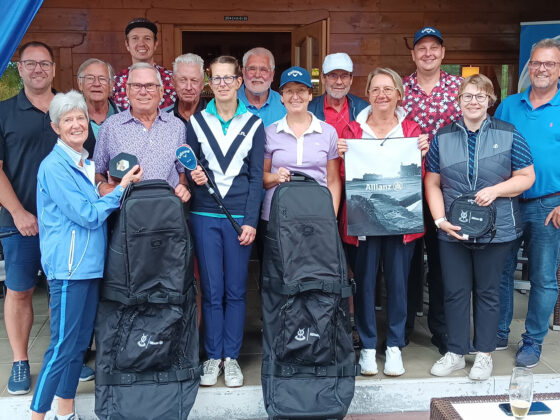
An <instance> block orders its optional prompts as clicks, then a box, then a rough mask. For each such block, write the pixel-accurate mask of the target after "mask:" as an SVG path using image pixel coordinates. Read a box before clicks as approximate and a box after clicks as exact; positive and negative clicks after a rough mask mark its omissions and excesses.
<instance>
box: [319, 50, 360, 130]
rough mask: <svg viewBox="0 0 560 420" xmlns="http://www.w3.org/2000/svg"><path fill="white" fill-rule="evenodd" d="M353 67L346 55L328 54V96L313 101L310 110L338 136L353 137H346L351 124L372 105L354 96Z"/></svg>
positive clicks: (325, 66) (325, 76)
mask: <svg viewBox="0 0 560 420" xmlns="http://www.w3.org/2000/svg"><path fill="white" fill-rule="evenodd" d="M353 71H354V64H353V63H352V59H351V58H350V56H349V55H348V54H346V53H334V54H329V55H327V56H326V57H325V60H324V61H323V72H322V73H321V80H322V82H323V86H325V90H326V91H327V92H326V93H325V94H323V95H321V96H319V97H317V98H315V99H313V101H311V103H310V104H309V111H311V112H312V113H313V114H314V115H315V116H316V117H317V118H319V119H320V120H323V121H325V122H326V123H328V124H330V125H332V126H333V127H334V128H335V129H336V132H337V134H338V137H343V138H351V137H348V136H347V135H344V133H345V131H347V130H348V129H349V128H350V127H349V124H350V122H351V121H354V120H355V119H356V115H358V114H359V113H360V111H361V110H362V109H364V108H365V107H367V106H368V105H369V104H368V103H367V102H366V101H364V100H363V99H360V98H358V97H357V96H354V95H352V94H351V93H349V92H350V87H351V86H352V72H353Z"/></svg>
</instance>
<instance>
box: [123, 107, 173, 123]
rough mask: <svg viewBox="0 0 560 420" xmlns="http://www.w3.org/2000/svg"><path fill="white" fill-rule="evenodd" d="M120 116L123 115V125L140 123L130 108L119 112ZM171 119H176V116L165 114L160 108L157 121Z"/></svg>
mask: <svg viewBox="0 0 560 420" xmlns="http://www.w3.org/2000/svg"><path fill="white" fill-rule="evenodd" d="M119 115H122V117H121V118H122V121H121V124H126V123H128V122H130V121H132V120H136V121H138V119H137V118H136V117H134V116H133V115H132V112H131V108H130V107H128V108H127V109H125V110H124V111H123V112H119ZM171 117H173V118H175V117H174V115H171V114H170V113H168V112H165V111H163V110H162V109H160V108H158V114H157V116H156V120H158V119H159V120H162V121H169V119H170V118H171Z"/></svg>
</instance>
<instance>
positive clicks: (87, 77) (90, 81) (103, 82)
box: [78, 74, 147, 90]
mask: <svg viewBox="0 0 560 420" xmlns="http://www.w3.org/2000/svg"><path fill="white" fill-rule="evenodd" d="M78 79H80V80H81V81H83V82H84V83H85V84H86V85H92V84H93V83H94V82H95V80H97V81H98V82H99V84H100V85H108V84H109V79H108V78H107V77H105V76H94V75H93V74H86V75H85V76H80V77H78ZM138 90H140V88H138ZM146 90H147V89H146Z"/></svg>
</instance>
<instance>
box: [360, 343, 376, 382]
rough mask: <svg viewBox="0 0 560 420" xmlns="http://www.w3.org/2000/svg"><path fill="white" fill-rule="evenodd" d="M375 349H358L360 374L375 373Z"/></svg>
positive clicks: (370, 374) (369, 374) (368, 374)
mask: <svg viewBox="0 0 560 420" xmlns="http://www.w3.org/2000/svg"><path fill="white" fill-rule="evenodd" d="M375 353H376V351H375V349H362V351H360V361H359V362H358V363H359V364H360V367H361V373H362V375H367V376H372V375H377V362H376V361H375Z"/></svg>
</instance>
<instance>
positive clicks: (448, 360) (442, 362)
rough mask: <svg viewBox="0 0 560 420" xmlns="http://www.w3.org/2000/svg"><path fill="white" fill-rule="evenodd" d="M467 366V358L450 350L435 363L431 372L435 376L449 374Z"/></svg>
mask: <svg viewBox="0 0 560 420" xmlns="http://www.w3.org/2000/svg"><path fill="white" fill-rule="evenodd" d="M464 368H465V358H464V357H463V356H462V355H460V354H456V353H451V352H450V351H448V352H447V353H445V356H443V357H442V358H441V359H439V360H438V361H437V362H435V363H434V365H433V366H432V370H430V373H431V374H432V375H434V376H447V375H449V374H450V373H451V372H453V371H455V370H459V369H464Z"/></svg>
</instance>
